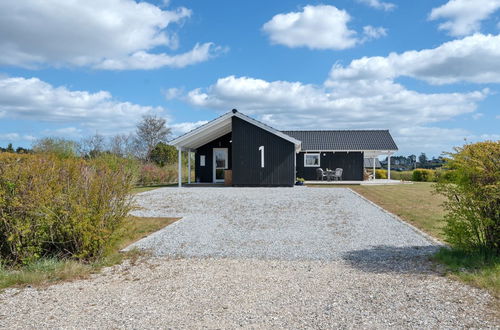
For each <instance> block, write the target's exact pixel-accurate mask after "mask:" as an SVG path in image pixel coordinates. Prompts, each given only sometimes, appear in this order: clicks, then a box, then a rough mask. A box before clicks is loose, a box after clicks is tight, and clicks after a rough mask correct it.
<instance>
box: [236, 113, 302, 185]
mask: <svg viewBox="0 0 500 330" xmlns="http://www.w3.org/2000/svg"><path fill="white" fill-rule="evenodd" d="M232 126H233V132H232V133H233V134H232V140H233V143H232V147H233V153H232V158H233V159H232V168H233V185H234V186H293V184H294V183H295V173H294V172H295V169H294V161H295V158H294V157H295V146H294V144H293V143H291V142H289V141H287V140H285V139H283V138H280V137H279V136H276V135H274V134H272V133H270V132H268V131H266V130H263V129H262V128H259V127H257V126H255V125H252V124H250V123H248V122H246V121H244V120H242V119H240V118H237V117H233V118H232ZM260 146H264V161H265V164H264V168H262V167H261V152H260V151H259V147H260Z"/></svg>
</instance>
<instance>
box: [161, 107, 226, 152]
mask: <svg viewBox="0 0 500 330" xmlns="http://www.w3.org/2000/svg"><path fill="white" fill-rule="evenodd" d="M232 116H233V113H231V112H230V113H227V114H225V115H222V116H221V117H219V118H217V119H214V120H213V121H211V122H208V123H207V124H205V125H202V126H200V127H198V128H195V129H194V130H192V131H191V132H188V133H186V134H184V135H182V136H180V137H178V138H176V139H173V140H172V141H170V144H171V145H173V146H176V147H182V146H184V145H186V144H187V143H186V142H187V141H189V140H191V139H192V140H196V138H195V137H196V135H199V134H201V133H202V132H210V130H213V129H217V128H219V127H220V126H221V124H222V126H223V125H224V124H225V123H224V122H225V121H227V120H228V119H230V118H231V117H232Z"/></svg>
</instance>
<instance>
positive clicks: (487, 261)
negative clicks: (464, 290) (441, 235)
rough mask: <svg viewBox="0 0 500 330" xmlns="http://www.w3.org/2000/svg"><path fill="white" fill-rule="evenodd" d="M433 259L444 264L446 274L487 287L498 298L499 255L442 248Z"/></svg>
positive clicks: (499, 283)
mask: <svg viewBox="0 0 500 330" xmlns="http://www.w3.org/2000/svg"><path fill="white" fill-rule="evenodd" d="M433 260H434V261H437V262H439V263H441V264H443V265H445V266H446V270H447V272H448V274H449V275H450V276H452V277H455V278H458V279H460V280H462V281H464V282H466V283H469V284H471V285H474V286H476V287H480V288H486V289H489V290H490V291H491V292H492V293H493V294H494V295H495V297H496V298H500V257H499V256H492V255H486V254H479V253H477V254H469V253H465V252H462V251H457V250H451V249H447V248H442V249H441V250H440V251H439V252H438V253H436V254H435V255H434V256H433Z"/></svg>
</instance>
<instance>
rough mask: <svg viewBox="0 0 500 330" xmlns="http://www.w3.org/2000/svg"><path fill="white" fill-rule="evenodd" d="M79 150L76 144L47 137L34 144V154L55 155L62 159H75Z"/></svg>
mask: <svg viewBox="0 0 500 330" xmlns="http://www.w3.org/2000/svg"><path fill="white" fill-rule="evenodd" d="M77 149H78V145H77V143H76V142H74V141H71V140H66V139H62V138H52V137H46V138H42V139H39V140H37V141H35V143H34V144H33V151H34V152H36V153H50V154H55V155H57V156H58V157H61V158H70V157H75V156H76V154H77Z"/></svg>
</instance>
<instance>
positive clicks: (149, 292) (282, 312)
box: [0, 188, 499, 328]
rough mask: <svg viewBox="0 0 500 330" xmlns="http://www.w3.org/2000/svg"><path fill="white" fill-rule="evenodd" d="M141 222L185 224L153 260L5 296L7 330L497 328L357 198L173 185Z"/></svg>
mask: <svg viewBox="0 0 500 330" xmlns="http://www.w3.org/2000/svg"><path fill="white" fill-rule="evenodd" d="M137 200H138V203H139V204H140V205H141V206H142V207H143V209H141V210H137V211H136V212H135V213H136V214H137V215H141V216H182V217H183V219H182V220H180V221H178V222H176V223H174V224H172V225H170V226H168V227H166V228H165V229H163V230H161V231H159V232H157V233H155V234H153V235H151V236H150V237H147V238H145V239H143V240H141V241H139V242H138V243H136V244H135V247H138V248H144V249H150V250H152V251H153V253H154V254H155V255H156V256H157V257H156V258H146V259H145V260H143V261H141V262H139V263H137V264H129V263H124V264H122V265H119V266H116V267H112V268H108V269H106V270H105V271H104V272H103V273H102V274H97V275H95V276H93V277H92V278H91V279H88V280H80V281H74V282H71V283H63V284H58V285H54V286H51V287H49V288H47V289H39V290H37V289H22V290H19V289H9V290H6V291H5V292H4V293H3V294H0V328H1V327H6V328H35V327H36V328H44V327H45V328H54V327H56V328H60V327H63V328H82V327H85V328H117V327H118V328H200V327H207V328H234V327H245V328H270V327H275V328H338V327H341V328H415V327H418V328H437V327H439V328H457V327H493V328H494V327H499V320H498V314H496V313H497V310H495V306H494V304H495V300H494V298H492V297H491V296H490V295H489V294H488V293H486V292H485V291H483V290H479V289H475V288H472V287H469V286H466V285H464V284H462V283H459V282H456V281H452V280H449V279H447V278H446V277H443V276H441V275H440V274H439V273H437V272H435V271H434V270H433V267H432V265H431V263H430V262H429V261H428V255H429V254H430V253H432V252H433V251H435V249H436V246H434V245H433V244H432V242H431V241H429V240H428V239H426V238H425V237H424V236H422V235H420V234H419V233H417V232H416V231H414V230H413V229H412V228H410V227H408V226H406V225H405V224H402V223H400V222H398V221H397V220H395V219H394V218H392V217H391V216H389V215H388V214H386V213H385V212H383V211H381V210H380V209H378V208H377V207H375V206H373V205H371V204H370V203H368V202H367V201H365V200H364V199H362V198H360V197H359V196H357V195H356V194H354V193H353V192H351V191H350V190H348V189H342V188H335V189H328V188H316V189H314V188H186V189H177V188H163V189H157V190H154V191H150V192H146V193H143V194H140V195H138V197H137Z"/></svg>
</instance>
